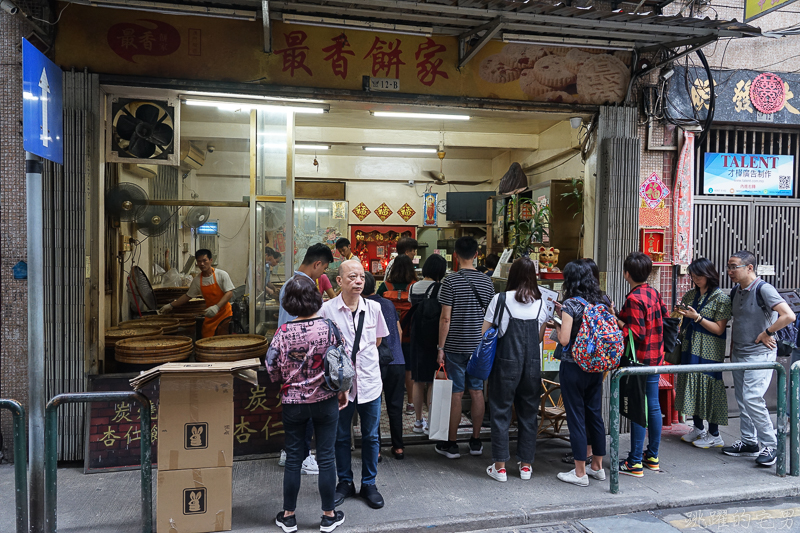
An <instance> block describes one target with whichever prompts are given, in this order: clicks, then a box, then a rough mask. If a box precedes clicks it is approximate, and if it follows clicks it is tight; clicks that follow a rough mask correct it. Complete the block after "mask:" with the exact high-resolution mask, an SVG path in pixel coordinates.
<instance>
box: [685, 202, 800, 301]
mask: <svg viewBox="0 0 800 533" xmlns="http://www.w3.org/2000/svg"><path fill="white" fill-rule="evenodd" d="M694 250H695V256H696V257H705V258H707V259H709V260H710V261H711V262H713V263H714V264H715V265H716V266H717V268H718V269H719V270H720V274H721V276H720V285H721V286H722V288H726V289H729V288H731V286H732V284H731V281H730V279H729V278H728V276H726V275H725V273H724V272H723V271H722V270H723V268H724V266H725V264H726V263H727V261H728V258H729V257H730V256H731V254H733V253H734V252H737V251H739V250H749V251H751V252H753V254H755V256H756V260H757V261H758V264H759V265H772V266H774V267H775V275H774V276H765V277H766V281H769V282H770V283H771V284H773V285H774V286H775V287H777V288H779V289H796V288H800V269H798V266H799V264H800V258H799V257H798V256H799V255H800V201H797V200H777V199H776V200H765V199H758V200H755V199H738V198H736V199H734V198H725V199H724V200H723V199H720V198H708V197H698V198H696V199H695V206H694Z"/></svg>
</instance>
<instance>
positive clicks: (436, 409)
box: [428, 365, 453, 441]
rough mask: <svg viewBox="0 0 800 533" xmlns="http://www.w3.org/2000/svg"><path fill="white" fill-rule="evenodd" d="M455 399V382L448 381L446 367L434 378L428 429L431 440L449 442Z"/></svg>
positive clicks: (440, 368)
mask: <svg viewBox="0 0 800 533" xmlns="http://www.w3.org/2000/svg"><path fill="white" fill-rule="evenodd" d="M452 399H453V382H452V381H450V380H449V379H447V372H446V371H445V370H444V365H441V366H439V370H438V371H437V372H436V375H435V376H434V378H433V393H432V395H431V405H430V416H429V417H428V429H429V430H430V435H429V437H428V438H430V440H445V441H446V440H448V436H449V433H450V404H451V402H452Z"/></svg>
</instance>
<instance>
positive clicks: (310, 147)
mask: <svg viewBox="0 0 800 533" xmlns="http://www.w3.org/2000/svg"><path fill="white" fill-rule="evenodd" d="M294 148H295V150H330V149H331V145H329V144H295V145H294Z"/></svg>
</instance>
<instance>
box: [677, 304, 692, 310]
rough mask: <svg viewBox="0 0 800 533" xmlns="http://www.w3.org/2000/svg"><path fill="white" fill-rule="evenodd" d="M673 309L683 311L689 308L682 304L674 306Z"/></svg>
mask: <svg viewBox="0 0 800 533" xmlns="http://www.w3.org/2000/svg"><path fill="white" fill-rule="evenodd" d="M675 307H677V308H678V309H683V310H684V311H688V310H689V306H688V305H684V304H675Z"/></svg>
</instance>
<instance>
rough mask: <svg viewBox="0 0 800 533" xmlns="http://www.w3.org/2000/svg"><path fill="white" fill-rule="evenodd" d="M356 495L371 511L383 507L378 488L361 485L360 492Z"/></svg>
mask: <svg viewBox="0 0 800 533" xmlns="http://www.w3.org/2000/svg"><path fill="white" fill-rule="evenodd" d="M358 495H359V496H361V497H362V498H364V500H365V501H366V502H367V505H369V506H370V507H372V508H373V509H380V508H381V507H383V496H381V493H380V492H378V487H376V486H375V485H361V492H359V493H358Z"/></svg>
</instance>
